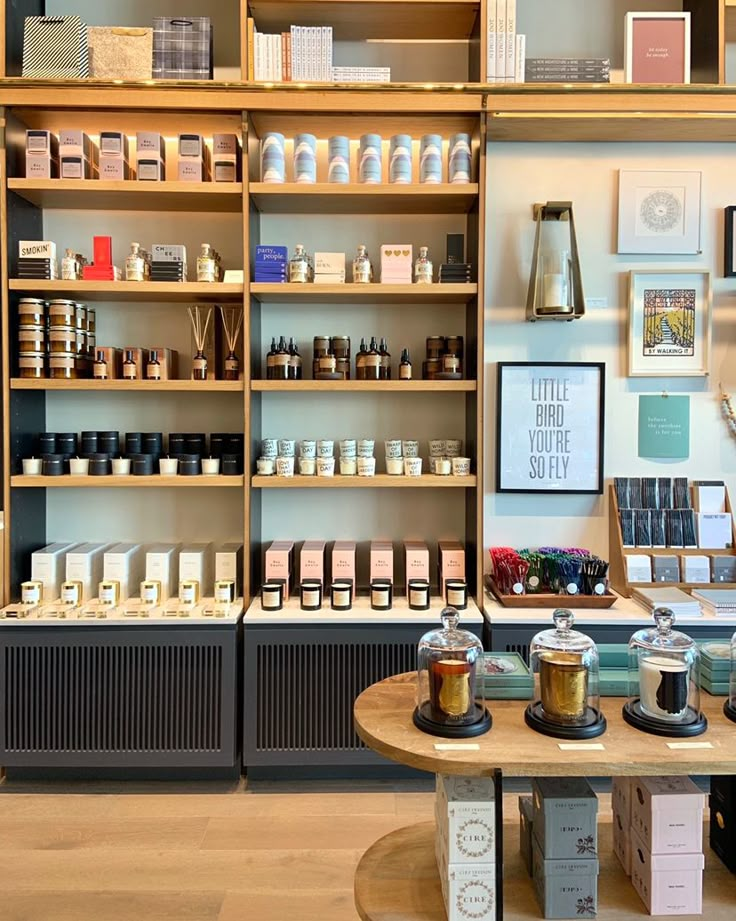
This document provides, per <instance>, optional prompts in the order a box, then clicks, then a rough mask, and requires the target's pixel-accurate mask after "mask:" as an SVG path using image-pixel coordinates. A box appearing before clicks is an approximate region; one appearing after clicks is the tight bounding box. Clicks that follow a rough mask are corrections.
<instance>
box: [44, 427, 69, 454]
mask: <svg viewBox="0 0 736 921" xmlns="http://www.w3.org/2000/svg"><path fill="white" fill-rule="evenodd" d="M38 452H39V454H56V435H55V434H54V433H53V432H41V433H40V434H39V436H38ZM59 453H60V454H62V453H63V452H62V451H60V452H59Z"/></svg>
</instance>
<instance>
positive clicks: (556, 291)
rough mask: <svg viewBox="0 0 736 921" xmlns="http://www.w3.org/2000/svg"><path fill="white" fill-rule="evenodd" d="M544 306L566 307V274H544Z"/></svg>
mask: <svg viewBox="0 0 736 921" xmlns="http://www.w3.org/2000/svg"><path fill="white" fill-rule="evenodd" d="M544 306H545V307H566V306H567V297H565V276H564V275H562V274H559V275H558V274H555V273H548V274H545V276H544Z"/></svg>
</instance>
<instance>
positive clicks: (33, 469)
mask: <svg viewBox="0 0 736 921" xmlns="http://www.w3.org/2000/svg"><path fill="white" fill-rule="evenodd" d="M42 469H43V461H42V460H41V458H40V457H24V458H23V474H24V476H41V470H42Z"/></svg>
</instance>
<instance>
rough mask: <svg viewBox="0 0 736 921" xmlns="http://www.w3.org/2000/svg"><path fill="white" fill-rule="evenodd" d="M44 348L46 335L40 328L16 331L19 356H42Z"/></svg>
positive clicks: (33, 327)
mask: <svg viewBox="0 0 736 921" xmlns="http://www.w3.org/2000/svg"><path fill="white" fill-rule="evenodd" d="M45 348H46V335H45V333H44V331H43V328H42V327H37V326H29V327H27V328H26V327H22V328H21V329H19V330H18V351H19V352H20V354H21V355H23V354H25V353H30V354H31V355H38V354H39V353H40V354H43V352H44V350H45Z"/></svg>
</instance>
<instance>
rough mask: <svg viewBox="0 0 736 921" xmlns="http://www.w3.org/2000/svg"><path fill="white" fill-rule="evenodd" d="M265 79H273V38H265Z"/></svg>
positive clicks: (268, 36) (265, 36)
mask: <svg viewBox="0 0 736 921" xmlns="http://www.w3.org/2000/svg"><path fill="white" fill-rule="evenodd" d="M263 79H264V80H270V79H271V36H270V35H264V36H263Z"/></svg>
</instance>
